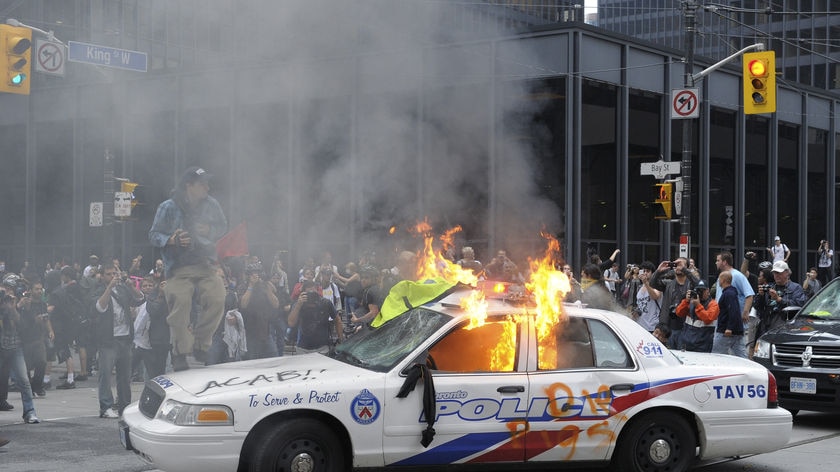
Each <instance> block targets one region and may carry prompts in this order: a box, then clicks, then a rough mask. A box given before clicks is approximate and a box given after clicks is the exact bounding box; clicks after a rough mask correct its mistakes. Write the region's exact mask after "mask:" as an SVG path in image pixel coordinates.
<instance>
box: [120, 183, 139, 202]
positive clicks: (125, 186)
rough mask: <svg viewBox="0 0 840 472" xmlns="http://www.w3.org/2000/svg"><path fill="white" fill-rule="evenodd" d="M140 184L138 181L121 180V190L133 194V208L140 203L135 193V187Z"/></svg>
mask: <svg viewBox="0 0 840 472" xmlns="http://www.w3.org/2000/svg"><path fill="white" fill-rule="evenodd" d="M138 185H140V184H138V183H137V182H129V181H123V182H120V191H121V192H125V193H130V194H131V208H134V207H136V206H137V203H138V202H137V196H136V195H134V189H136V188H137V186H138Z"/></svg>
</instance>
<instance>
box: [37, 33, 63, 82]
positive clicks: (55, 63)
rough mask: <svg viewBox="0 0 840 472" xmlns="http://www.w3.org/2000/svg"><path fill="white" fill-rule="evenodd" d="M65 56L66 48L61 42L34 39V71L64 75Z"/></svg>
mask: <svg viewBox="0 0 840 472" xmlns="http://www.w3.org/2000/svg"><path fill="white" fill-rule="evenodd" d="M66 57H67V48H66V47H65V46H64V45H63V44H61V43H54V42H52V41H44V40H41V39H39V40H36V41H35V51H33V59H34V60H35V71H36V72H43V73H44V74H50V75H58V76H61V77H64V62H65V58H66Z"/></svg>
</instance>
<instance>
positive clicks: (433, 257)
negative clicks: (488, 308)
mask: <svg viewBox="0 0 840 472" xmlns="http://www.w3.org/2000/svg"><path fill="white" fill-rule="evenodd" d="M414 230H415V232H417V233H418V234H422V235H423V240H424V245H423V251H422V252H421V253H420V254H418V258H417V259H418V261H417V279H418V280H427V279H435V278H442V279H443V280H446V281H447V282H452V283H462V284H466V285H472V286H475V285H476V284H478V276H476V275H475V274H473V272H472V270H470V269H464V268H463V267H461V266H459V265H458V264H456V263H454V262H452V261H451V260H449V259H447V258H446V257H444V254H445V253H446V250H447V249H449V248H451V247H452V246H453V241H454V238H455V233H458V232H460V231H461V227H460V226H456V227H454V228H452V229H449V230H447V231H446V232H445V233H444V234H443V235H442V236H441V237H440V241H441V243H442V247H441V249H440V250H439V251H435V244H434V242H435V238H434V235H433V234H432V226H431V225H430V224H429V222H428V221H426V220H424V221H421V222H420V223H418V224H417V226H416V227H415V229H414Z"/></svg>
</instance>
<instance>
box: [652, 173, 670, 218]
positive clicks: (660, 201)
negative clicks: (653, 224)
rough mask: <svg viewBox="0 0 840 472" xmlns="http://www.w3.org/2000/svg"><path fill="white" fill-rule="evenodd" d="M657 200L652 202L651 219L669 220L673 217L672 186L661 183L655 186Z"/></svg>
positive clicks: (667, 183) (668, 183)
mask: <svg viewBox="0 0 840 472" xmlns="http://www.w3.org/2000/svg"><path fill="white" fill-rule="evenodd" d="M656 188H657V190H658V194H657V198H656V200H655V201H654V202H653V211H654V215H653V217H654V218H656V219H657V220H670V219H671V216H672V215H673V208H674V207H673V202H674V184H673V183H671V182H663V183H661V184H656Z"/></svg>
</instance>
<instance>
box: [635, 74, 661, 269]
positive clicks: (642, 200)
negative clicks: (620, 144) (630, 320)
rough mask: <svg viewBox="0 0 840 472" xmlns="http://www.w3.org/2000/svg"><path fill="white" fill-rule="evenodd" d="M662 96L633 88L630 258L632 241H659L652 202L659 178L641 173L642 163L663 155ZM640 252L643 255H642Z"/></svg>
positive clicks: (658, 158)
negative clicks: (655, 184) (661, 145)
mask: <svg viewBox="0 0 840 472" xmlns="http://www.w3.org/2000/svg"><path fill="white" fill-rule="evenodd" d="M661 110H662V96H661V95H655V94H651V93H644V92H640V91H636V90H631V91H630V110H629V116H628V123H627V125H628V127H629V132H628V134H627V139H628V169H629V170H628V175H629V179H628V180H629V181H628V198H627V199H628V201H627V202H626V203H627V206H628V208H629V210H628V220H627V225H628V228H627V233H628V238H629V239H630V241H631V247H630V248H629V249H628V251H630V256H628V257H631V259H629V260H636V259H633V258H632V256H634V255H635V253H634V249H633V247H632V244H634V243H636V242H653V241H658V240H659V224H657V223H656V221H655V220H654V219H653V212H652V209H651V206H650V202H651V201H652V200H653V199H654V198H655V192H656V190H655V188H654V187H653V184H654V183H656V182H657V181H656V180H655V179H654V178H653V177H652V176H649V175H645V176H640V175H639V169H640V168H641V164H642V163H643V162H656V161H658V160H660V159H661V158H662V149H661V148H660V143H661V142H662V138H661V133H660V130H661V129H662V127H661V123H662V117H661ZM639 255H640V254H639Z"/></svg>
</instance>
